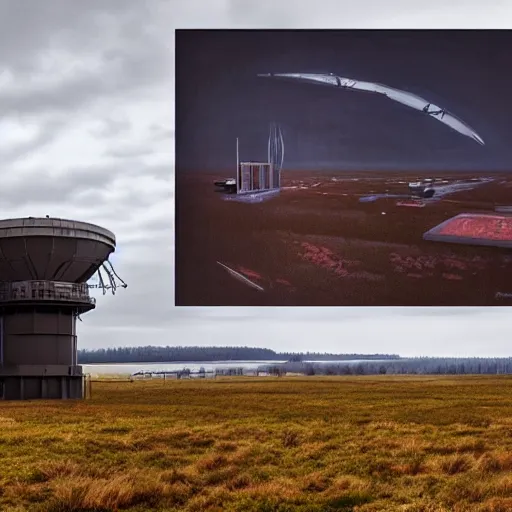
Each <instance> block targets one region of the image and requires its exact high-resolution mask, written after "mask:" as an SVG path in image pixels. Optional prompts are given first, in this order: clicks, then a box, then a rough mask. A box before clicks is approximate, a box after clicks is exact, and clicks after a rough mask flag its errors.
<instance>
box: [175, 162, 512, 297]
mask: <svg viewBox="0 0 512 512" xmlns="http://www.w3.org/2000/svg"><path fill="white" fill-rule="evenodd" d="M229 174H230V173H229V172H228V173H226V177H229ZM222 177H223V175H222V173H219V174H206V173H201V172H190V173H185V172H182V173H178V174H177V188H176V202H177V218H176V301H177V302H176V303H177V305H317V306H334V305H341V306H343V305H345V306H347V305H348V306H350V305H354V306H359V305H369V306H382V305H411V306H450V305H452V306H482V305H507V304H510V301H508V302H507V300H505V299H504V298H503V297H504V296H506V294H507V293H511V292H512V253H510V249H506V248H495V247H482V246H480V247H479V246H467V245H460V244H452V243H442V242H434V241H427V240H424V239H423V234H424V233H425V232H427V231H429V230H430V229H432V228H434V227H435V226H437V225H438V224H440V223H441V222H443V221H446V220H447V219H449V218H450V217H453V216H454V215H457V214H460V213H493V212H494V209H495V207H496V206H508V205H512V174H511V173H502V174H499V173H462V172H455V173H453V172H452V173H440V172H434V173H432V172H430V173H427V172H425V173H423V174H421V173H420V174H412V173H411V174H408V173H389V172H373V173H372V172H361V171H359V172H352V173H349V172H331V173H325V172H305V171H287V172H284V173H283V176H282V185H283V189H282V191H281V194H280V195H279V197H276V198H273V199H270V200H268V201H266V202H263V203H259V204H244V203H238V202H232V201H224V200H223V199H222V193H220V192H218V191H216V190H215V188H214V186H213V182H214V181H215V180H216V179H219V178H222ZM426 177H432V178H438V182H437V183H438V189H437V190H438V191H439V193H436V195H435V196H434V198H432V199H429V200H426V201H424V203H425V205H424V206H423V207H421V208H417V207H413V206H407V203H409V204H410V203H411V201H407V199H406V198H404V197H403V196H404V195H405V196H406V195H407V194H408V183H409V182H410V181H413V182H414V181H417V180H418V179H422V178H426ZM379 194H380V195H385V194H387V195H388V197H380V196H379ZM375 195H376V196H378V197H377V198H370V201H368V202H365V201H364V200H363V202H361V201H360V199H361V198H365V197H366V196H375ZM400 196H402V197H400ZM217 262H220V263H222V264H224V265H227V266H228V267H229V268H231V269H233V270H235V271H236V272H238V273H240V274H242V275H243V276H244V277H246V278H248V279H249V280H252V281H253V282H254V283H256V284H257V285H258V286H259V287H261V288H263V290H264V291H261V290H259V289H258V288H256V287H251V286H249V285H248V284H247V282H244V281H243V279H236V278H235V277H233V274H230V273H229V272H227V271H226V270H225V268H224V267H222V266H221V265H219V264H218V263H217Z"/></svg>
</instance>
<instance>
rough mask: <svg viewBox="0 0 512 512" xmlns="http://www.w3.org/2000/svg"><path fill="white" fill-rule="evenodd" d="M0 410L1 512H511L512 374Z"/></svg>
mask: <svg viewBox="0 0 512 512" xmlns="http://www.w3.org/2000/svg"><path fill="white" fill-rule="evenodd" d="M92 392H93V393H92V398H91V399H90V400H86V401H81V402H73V401H69V402H4V403H1V404H0V457H1V461H2V463H1V464H0V510H2V511H20V512H21V511H25V510H27V511H31V512H32V511H40V512H42V511H48V512H49V511H53V512H58V511H62V512H64V511H73V510H75V511H77V510H90V511H93V510H94V511H111V510H112V511H113V510H130V511H142V510H155V511H178V510H179V511H190V512H192V511H196V512H202V511H210V512H211V511H226V512H230V511H243V512H256V511H262V512H288V511H290V512H291V511H301V512H329V511H366V512H369V511H393V512H395V511H411V512H412V511H414V512H420V511H423V512H427V511H428V512H441V511H455V512H462V511H471V512H473V511H489V512H491V511H493V512H498V511H510V510H512V471H511V470H512V378H511V377H507V376H495V377H486V376H474V377H405V376H404V377H402V376H401V377H388V376H382V377H381V376H379V377H336V378H317V377H308V378H302V377H296V378H293V377H291V378H260V379H259V380H258V379H251V378H238V379H229V378H225V379H217V380H215V381H167V382H166V383H164V382H162V381H146V382H143V381H140V382H137V381H136V382H133V383H130V382H119V383H112V382H96V383H94V384H93V388H92Z"/></svg>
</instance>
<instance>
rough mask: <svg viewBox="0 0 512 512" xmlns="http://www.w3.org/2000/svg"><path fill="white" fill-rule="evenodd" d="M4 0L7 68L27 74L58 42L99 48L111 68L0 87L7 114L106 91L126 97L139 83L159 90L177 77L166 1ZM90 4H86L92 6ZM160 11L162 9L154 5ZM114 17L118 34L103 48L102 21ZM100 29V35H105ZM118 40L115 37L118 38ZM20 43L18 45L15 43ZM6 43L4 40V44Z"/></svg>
mask: <svg viewBox="0 0 512 512" xmlns="http://www.w3.org/2000/svg"><path fill="white" fill-rule="evenodd" d="M24 3H25V2H16V3H10V4H9V7H8V10H6V9H7V7H6V5H7V4H6V3H4V4H2V5H1V6H0V20H2V21H0V66H1V67H3V68H4V69H8V70H10V71H12V72H13V73H14V76H15V77H17V76H18V75H19V76H18V78H20V79H22V78H23V77H25V78H27V76H28V77H30V76H31V75H32V74H33V73H34V72H35V70H36V69H37V64H38V62H39V58H40V56H41V55H43V54H44V52H45V51H47V50H48V49H51V48H59V46H61V47H63V48H66V50H67V51H73V52H76V58H77V59H80V57H81V55H82V53H83V52H86V53H87V54H91V53H94V54H95V55H96V58H99V59H101V61H102V62H103V63H105V64H106V66H107V68H106V69H107V71H105V70H103V69H101V70H98V71H94V72H93V71H89V72H87V73H82V74H81V75H79V76H77V77H75V78H73V79H68V80H66V81H64V82H63V83H61V84H58V85H56V86H51V87H50V86H47V87H43V86H37V87H30V88H29V89H28V90H24V89H19V88H17V89H15V90H11V91H9V90H8V89H5V90H3V91H0V112H3V113H8V112H14V111H16V112H43V111H49V110H53V111H62V110H72V109H76V108H78V107H80V106H84V105H87V104H89V103H94V102H97V101H98V100H101V99H102V98H105V97H119V96H122V95H123V94H126V93H129V92H130V91H134V90H137V89H144V88H149V89H151V88H155V87H156V86H158V84H163V83H164V82H165V80H166V79H168V78H170V72H171V66H170V59H169V55H168V50H167V48H166V46H165V37H166V34H165V30H164V27H165V14H167V13H168V5H167V4H166V2H164V1H159V0H152V1H149V2H135V1H128V2H122V3H121V2H109V1H107V2H87V3H82V2H76V3H75V2H73V3H70V2H66V1H64V0H52V1H47V2H36V3H35V4H34V3H33V2H31V3H30V7H29V8H27V9H26V10H25V9H23V7H22V6H23V4H24ZM85 6H87V7H85ZM157 9H158V10H159V11H161V12H157V13H156V14H158V16H157V15H155V12H154V11H155V10H157ZM105 17H107V18H108V19H109V20H110V24H112V25H113V27H114V28H116V29H117V30H116V32H117V35H118V38H117V39H116V40H115V42H111V45H114V46H113V47H112V46H111V47H107V48H106V49H105V48H104V47H103V46H102V42H101V41H102V40H101V31H102V30H105V29H106V28H108V26H107V27H105V26H104V23H102V21H103V20H105ZM99 35H100V37H98V36H99ZM114 39H115V38H114ZM13 41H17V44H14V45H13ZM4 43H5V44H4Z"/></svg>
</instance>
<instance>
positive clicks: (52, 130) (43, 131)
mask: <svg viewBox="0 0 512 512" xmlns="http://www.w3.org/2000/svg"><path fill="white" fill-rule="evenodd" d="M67 126H69V123H68V122H67V121H65V120H62V119H60V120H59V119H51V120H49V121H47V122H43V123H41V125H40V129H39V133H38V134H37V135H36V137H35V138H34V139H32V140H29V141H27V142H22V143H20V144H17V145H15V146H12V147H9V146H7V147H6V146H5V145H4V146H3V147H2V145H0V148H1V149H0V159H1V160H2V163H3V165H6V164H8V163H13V162H15V161H16V160H18V159H19V158H23V157H26V156H28V155H31V154H32V153H34V152H36V151H37V150H40V149H43V148H44V147H46V146H48V145H49V144H51V143H52V142H54V141H55V140H56V138H57V137H58V136H59V135H60V134H61V133H62V132H63V130H64V129H65V128H66V127H67Z"/></svg>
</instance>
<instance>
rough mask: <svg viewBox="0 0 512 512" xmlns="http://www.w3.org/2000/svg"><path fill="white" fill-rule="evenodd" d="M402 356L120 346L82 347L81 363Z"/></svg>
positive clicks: (243, 348)
mask: <svg viewBox="0 0 512 512" xmlns="http://www.w3.org/2000/svg"><path fill="white" fill-rule="evenodd" d="M355 359H364V360H376V359H377V360H388V359H389V360H393V359H400V356H398V355H396V354H320V353H318V352H305V353H302V352H300V353H293V352H274V351H273V350H270V349H268V348H253V347H152V346H149V347H120V348H107V349H99V350H86V349H82V350H79V351H78V362H79V364H95V363H172V362H174V361H178V362H181V361H198V362H201V361H350V360H355Z"/></svg>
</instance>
